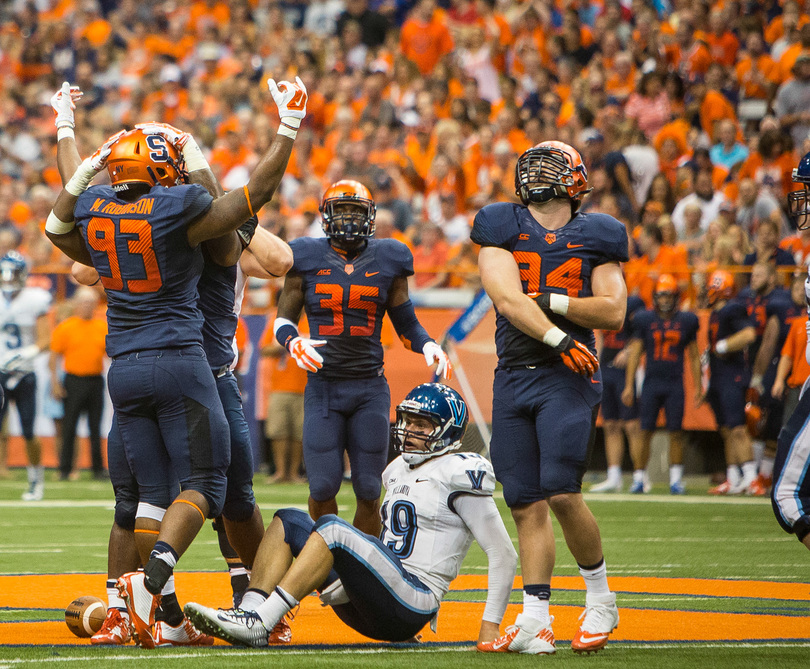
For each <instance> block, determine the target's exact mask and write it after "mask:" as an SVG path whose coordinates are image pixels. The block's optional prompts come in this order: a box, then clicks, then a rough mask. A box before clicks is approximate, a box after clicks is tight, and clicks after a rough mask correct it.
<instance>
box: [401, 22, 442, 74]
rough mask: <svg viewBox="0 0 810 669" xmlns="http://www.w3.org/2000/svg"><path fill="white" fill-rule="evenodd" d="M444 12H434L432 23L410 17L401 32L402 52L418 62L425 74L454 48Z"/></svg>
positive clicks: (417, 64)
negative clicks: (444, 19)
mask: <svg viewBox="0 0 810 669" xmlns="http://www.w3.org/2000/svg"><path fill="white" fill-rule="evenodd" d="M442 14H443V12H442V13H440V12H439V11H436V12H434V13H433V17H432V18H431V20H430V23H422V22H421V21H418V20H417V19H415V18H410V19H408V20H407V21H405V23H404V24H403V26H402V30H401V31H400V34H399V44H400V48H401V49H402V54H403V55H404V56H405V57H406V58H407V59H408V60H412V61H413V62H414V63H416V66H417V67H418V68H419V71H420V72H421V73H422V74H423V75H424V76H427V75H429V74H430V73H431V72H432V71H433V68H434V67H435V66H436V63H438V62H439V61H440V60H441V59H442V58H443V57H444V56H445V55H446V54H448V53H450V52H451V51H452V50H453V38H452V36H451V35H450V30H449V29H448V28H447V25H446V24H445V22H444V21H443V16H442Z"/></svg>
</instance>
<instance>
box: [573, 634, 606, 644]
mask: <svg viewBox="0 0 810 669" xmlns="http://www.w3.org/2000/svg"><path fill="white" fill-rule="evenodd" d="M607 637H608V635H607V634H600V635H599V636H585V635H584V634H583V635H581V636H580V637H579V640H580V641H581V642H582V643H593V642H594V641H604V640H605V639H607Z"/></svg>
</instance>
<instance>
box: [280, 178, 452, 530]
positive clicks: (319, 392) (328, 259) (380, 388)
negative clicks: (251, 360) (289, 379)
mask: <svg viewBox="0 0 810 669" xmlns="http://www.w3.org/2000/svg"><path fill="white" fill-rule="evenodd" d="M320 211H321V215H322V217H323V231H324V233H325V234H326V239H315V238H312V237H300V238H298V239H295V240H293V241H292V242H291V243H290V247H291V248H292V250H293V256H294V262H293V268H292V269H291V270H290V272H289V273H288V274H287V276H286V279H285V281H284V289H283V290H282V293H281V296H280V297H279V300H278V316H277V318H276V320H275V323H274V326H273V329H274V333H275V336H276V340H277V341H278V342H279V344H281V345H282V346H284V347H285V348H286V349H287V350H288V351H289V352H290V355H291V356H292V358H293V359H294V360H295V361H296V363H297V364H298V366H299V367H301V368H302V369H306V370H307V372H308V374H307V377H308V378H307V387H306V390H305V392H304V464H305V466H306V470H307V478H308V479H309V512H310V515H311V516H312V518H313V519H315V520H317V519H318V518H320V517H321V516H323V515H325V514H337V502H336V501H335V497H336V496H337V493H338V490H339V489H340V484H341V481H342V472H343V453H344V451H346V452H347V453H348V454H349V461H350V463H351V472H352V487H353V488H354V494H355V497H356V498H357V511H356V513H355V516H354V526H355V527H357V528H359V529H360V530H362V531H363V532H367V533H368V534H372V535H375V536H376V535H377V534H379V531H380V518H379V507H380V475H381V474H382V472H383V469H385V464H386V460H387V455H388V421H389V414H390V409H391V393H390V390H389V389H388V381H387V380H386V378H385V376H384V374H383V348H382V344H381V343H380V330H381V328H382V321H383V316H384V315H385V313H386V312H388V315H389V316H390V318H391V323H392V324H393V325H394V329H395V330H396V331H397V334H398V335H399V337H400V339H401V340H402V342H403V343H404V344H405V347H406V348H408V349H410V350H413V351H416V352H421V353H422V354H424V356H425V360H426V361H427V364H428V366H430V365H433V364H434V363H438V366H437V368H436V373H437V375H439V376H444V377H445V378H450V376H451V373H452V367H451V365H450V360H449V359H448V357H447V355H446V354H445V353H444V351H442V349H441V347H440V346H439V345H438V344H437V343H436V342H435V341H433V339H431V338H430V336H429V335H428V333H427V332H426V331H425V328H423V327H422V325H421V324H420V323H419V320H418V319H417V317H416V314H415V313H414V308H413V304H411V300H410V298H409V296H408V281H407V277H409V276H411V275H412V274H413V256H412V255H411V252H410V251H409V250H408V247H407V246H405V245H404V244H402V243H401V242H398V241H396V240H394V239H379V240H378V239H373V238H372V237H373V235H374V216H375V212H376V207H375V205H374V200H373V199H372V197H371V193H370V192H369V190H368V189H367V188H366V187H365V186H363V185H362V184H360V183H358V182H357V181H338V182H337V183H334V184H332V185H331V186H330V187H329V188H327V189H326V192H325V193H324V196H323V200H322V202H321V206H320ZM302 309H306V314H307V319H308V321H309V327H310V333H311V337H312V338H311V339H310V338H304V337H301V336H300V335H299V334H298V328H297V326H296V324H297V323H298V319H299V317H300V315H301V310H302Z"/></svg>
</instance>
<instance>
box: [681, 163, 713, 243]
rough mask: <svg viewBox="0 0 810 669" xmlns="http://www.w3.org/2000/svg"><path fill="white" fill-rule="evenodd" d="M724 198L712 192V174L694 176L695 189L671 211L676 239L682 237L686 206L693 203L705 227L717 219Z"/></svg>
mask: <svg viewBox="0 0 810 669" xmlns="http://www.w3.org/2000/svg"><path fill="white" fill-rule="evenodd" d="M725 199H726V196H725V195H723V193H722V192H720V191H715V190H714V185H713V183H712V173H711V171H709V170H706V169H703V170H700V171H699V172H698V173H697V175H696V176H695V188H694V191H693V192H692V193H690V194H689V195H687V196H686V197H684V198H682V199H681V200H680V201H679V202H678V204H676V205H675V209H674V210H673V211H672V222H673V223H674V224H675V229H676V230H677V231H678V237H681V238H682V237H683V236H684V231H685V227H686V225H685V222H684V217H683V210H684V208H685V207H687V206H688V205H690V204H692V203H695V204H697V205H698V206H699V207H700V210H701V212H702V216H701V225H704V226H705V225H707V224H708V222H709V221H713V220H714V219H715V218H717V214H718V213H719V212H720V205H721V204H722V203H723V202H724V201H725Z"/></svg>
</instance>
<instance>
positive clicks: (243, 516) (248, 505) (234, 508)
mask: <svg viewBox="0 0 810 669" xmlns="http://www.w3.org/2000/svg"><path fill="white" fill-rule="evenodd" d="M255 507H256V498H255V497H254V496H253V490H250V491H249V494H246V495H240V496H239V498H238V499H228V498H227V497H226V499H225V504H224V505H223V507H222V515H223V516H225V518H227V519H228V520H230V521H231V522H233V523H244V522H245V521H246V520H250V519H251V518H252V517H253V509H254V508H255Z"/></svg>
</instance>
